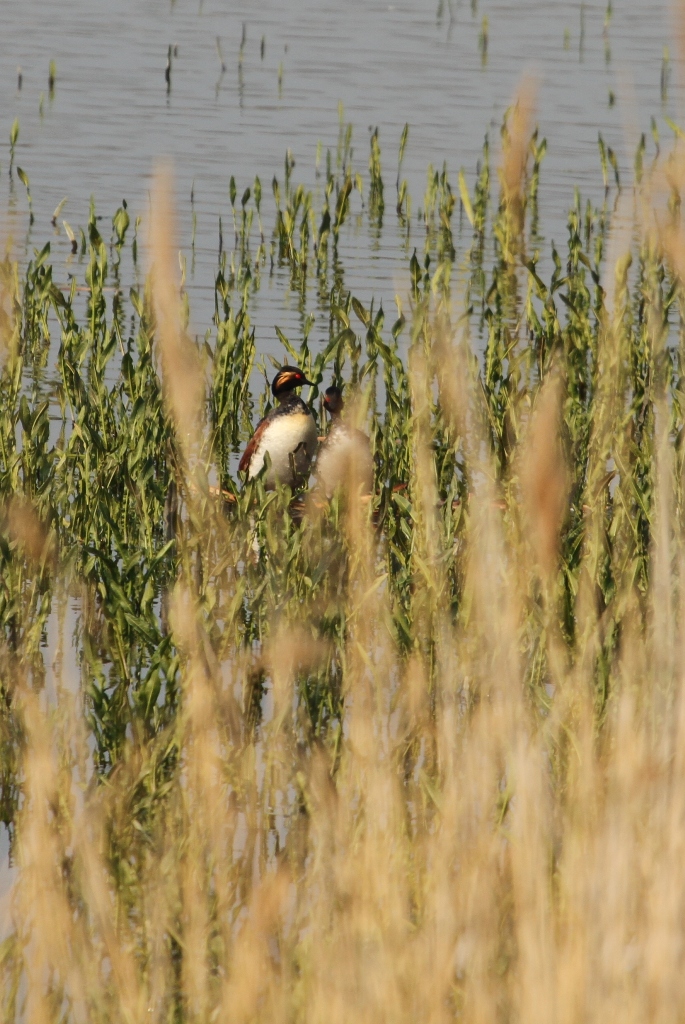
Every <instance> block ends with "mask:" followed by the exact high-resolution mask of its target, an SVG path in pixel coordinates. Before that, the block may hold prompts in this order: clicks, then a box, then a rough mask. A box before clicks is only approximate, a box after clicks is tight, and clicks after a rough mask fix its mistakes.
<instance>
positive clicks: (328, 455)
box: [316, 424, 373, 498]
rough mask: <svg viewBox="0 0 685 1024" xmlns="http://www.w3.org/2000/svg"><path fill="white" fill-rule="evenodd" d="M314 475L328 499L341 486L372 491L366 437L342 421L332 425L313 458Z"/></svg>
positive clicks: (368, 448) (371, 472) (369, 492)
mask: <svg viewBox="0 0 685 1024" xmlns="http://www.w3.org/2000/svg"><path fill="white" fill-rule="evenodd" d="M316 475H317V477H318V479H319V483H320V484H321V486H322V488H323V490H324V492H325V494H326V497H328V498H330V497H332V496H333V493H334V491H335V490H336V488H337V487H341V486H342V487H348V488H353V489H354V490H358V491H361V493H362V494H371V491H372V490H373V459H372V457H371V449H370V447H369V439H368V438H367V437H366V436H365V435H364V434H362V433H361V431H357V430H349V429H348V428H347V427H346V426H344V425H343V424H341V425H340V426H335V427H333V428H332V429H331V430H330V431H329V434H328V437H327V438H326V441H325V442H324V444H323V445H322V447H321V451H320V452H319V456H318V458H317V460H316Z"/></svg>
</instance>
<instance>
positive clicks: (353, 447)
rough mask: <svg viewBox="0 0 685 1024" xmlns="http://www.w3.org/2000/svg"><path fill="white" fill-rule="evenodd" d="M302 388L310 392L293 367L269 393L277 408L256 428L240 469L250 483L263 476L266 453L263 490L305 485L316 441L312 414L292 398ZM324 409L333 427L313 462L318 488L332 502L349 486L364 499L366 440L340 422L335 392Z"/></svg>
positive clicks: (367, 489) (369, 463)
mask: <svg viewBox="0 0 685 1024" xmlns="http://www.w3.org/2000/svg"><path fill="white" fill-rule="evenodd" d="M305 384H309V385H310V386H313V382H312V381H310V380H307V378H306V377H305V375H304V373H303V372H302V370H300V369H298V368H297V367H296V366H283V367H281V369H280V370H279V371H278V373H277V374H276V376H275V377H274V379H273V383H272V385H271V391H272V393H273V396H274V398H275V399H276V401H277V403H278V404H277V405H275V406H274V408H273V409H272V410H271V411H270V412H269V413H268V414H267V415H266V416H265V417H264V418H263V419H262V420H261V421H260V422H259V424H258V425H257V428H256V430H255V432H254V434H253V435H252V437H251V438H250V442H249V444H248V446H247V448H246V449H245V451H244V452H243V456H242V458H241V460H240V465H239V466H238V469H239V470H240V472H242V473H246V474H247V479H248V480H252V479H253V478H254V477H256V476H257V474H258V473H259V472H261V470H262V469H263V467H264V462H265V456H266V454H267V452H268V455H269V466H268V468H267V471H266V474H265V478H264V482H265V485H266V487H267V488H269V489H273V488H274V487H275V486H276V483H280V484H287V485H288V486H290V487H297V486H300V485H302V484H303V483H306V481H307V477H308V476H309V471H310V469H311V466H312V462H313V459H314V456H315V455H316V451H317V446H318V441H319V439H318V436H317V429H316V422H315V420H314V416H313V415H312V411H311V409H310V408H309V406H308V405H306V404H305V403H304V402H303V401H302V399H301V398H300V396H299V395H298V394H296V391H297V389H298V388H301V387H302V386H303V385H305ZM324 408H325V409H326V411H327V412H328V414H329V416H330V418H331V424H330V428H329V431H328V434H327V435H326V437H325V438H324V439H323V442H322V444H321V448H320V449H319V453H318V458H317V461H316V476H317V479H318V482H319V486H320V487H321V488H322V490H323V492H324V493H325V495H326V497H328V498H331V497H332V496H333V493H334V491H335V490H336V488H337V487H338V486H340V485H341V484H344V483H345V482H347V481H348V480H353V481H354V485H355V487H356V488H358V489H359V490H360V491H361V493H362V494H366V495H368V494H370V493H371V491H372V488H373V460H372V457H371V448H370V445H369V439H368V437H367V436H366V435H365V434H363V433H362V432H361V431H360V430H355V429H354V427H351V426H349V425H348V424H347V423H345V422H344V420H343V418H342V409H343V399H342V394H341V392H340V389H339V388H337V387H330V388H328V389H327V391H326V393H325V395H324Z"/></svg>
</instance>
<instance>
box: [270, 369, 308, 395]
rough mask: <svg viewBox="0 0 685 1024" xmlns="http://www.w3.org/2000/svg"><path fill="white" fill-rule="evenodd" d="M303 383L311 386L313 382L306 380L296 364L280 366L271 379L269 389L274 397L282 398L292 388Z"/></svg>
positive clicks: (298, 386) (299, 386)
mask: <svg viewBox="0 0 685 1024" xmlns="http://www.w3.org/2000/svg"><path fill="white" fill-rule="evenodd" d="M303 384H309V385H311V386H313V384H314V382H313V381H311V380H307V378H306V377H305V375H304V374H303V372H302V370H300V369H299V368H298V367H297V366H282V367H281V368H280V370H279V371H278V373H277V374H276V376H275V377H274V379H273V382H272V384H271V391H272V393H273V396H274V398H283V397H284V396H285V395H287V394H288V393H289V392H290V391H293V390H294V388H301V387H302V385H303Z"/></svg>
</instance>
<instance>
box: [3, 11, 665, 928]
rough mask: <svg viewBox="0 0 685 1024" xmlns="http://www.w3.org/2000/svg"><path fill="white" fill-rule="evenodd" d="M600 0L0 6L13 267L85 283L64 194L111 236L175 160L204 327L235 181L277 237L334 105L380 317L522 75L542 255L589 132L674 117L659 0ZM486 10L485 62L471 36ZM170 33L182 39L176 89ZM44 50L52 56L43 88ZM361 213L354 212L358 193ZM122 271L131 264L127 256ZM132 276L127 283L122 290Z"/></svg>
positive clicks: (633, 135)
mask: <svg viewBox="0 0 685 1024" xmlns="http://www.w3.org/2000/svg"><path fill="white" fill-rule="evenodd" d="M612 8H613V9H612V11H611V18H610V20H609V24H608V28H607V29H606V30H605V20H606V16H607V5H606V3H605V2H591V0H588V2H586V3H582V4H581V3H576V2H574V3H569V2H565V0H537V2H536V0H473V2H472V0H443V2H442V4H439V3H438V0H393V2H391V3H388V2H387V0H382V2H381V0H345V2H344V3H342V2H334V0H262V2H261V3H260V4H258V5H257V4H252V3H247V2H236V0H233V2H221V0H204V2H203V0H174V2H171V0H60V2H59V3H57V2H52V3H50V2H47V0H0V19H1V20H0V229H1V230H2V232H3V233H4V234H7V233H8V232H9V233H11V235H12V237H13V240H14V251H15V253H18V255H19V257H20V259H21V260H22V261H26V259H28V258H30V255H31V253H32V251H33V249H34V247H35V248H41V247H42V246H43V245H44V243H45V242H46V241H47V240H50V241H51V243H52V259H53V262H54V266H55V280H56V282H57V283H58V284H61V285H65V286H66V285H67V284H68V279H69V275H70V274H77V275H78V276H79V277H80V278H81V280H82V279H83V274H84V271H85V267H84V265H83V264H82V263H81V264H80V263H79V260H78V259H77V258H75V257H72V256H71V255H70V246H69V243H68V239H67V237H66V235H65V233H64V230H63V229H60V230H58V231H55V230H54V229H53V228H52V227H51V225H50V219H51V217H52V212H53V210H54V208H55V207H56V206H57V204H58V203H59V202H60V201H61V200H62V199H63V198H64V197H65V196H67V197H68V200H67V203H66V204H65V206H64V208H63V210H62V214H61V217H60V221H61V219H62V218H64V219H66V220H67V221H68V222H69V223H70V224H71V225H72V227H73V228H74V229H75V230H76V231H78V228H79V227H81V228H85V226H86V223H87V219H88V210H89V203H90V197H91V195H92V196H93V198H94V202H95V206H96V210H97V212H98V213H99V214H100V215H101V216H102V218H103V222H102V223H103V231H102V233H103V235H104V237H108V236H109V231H108V227H107V226H108V224H109V222H110V221H111V217H112V215H113V214H114V212H115V210H116V209H117V207H118V206H119V205H120V204H121V201H122V199H124V198H125V199H126V200H127V202H128V204H129V209H130V212H131V215H132V219H135V216H136V215H137V214H140V215H141V216H143V217H145V215H146V213H147V210H148V204H149V189H150V185H151V179H152V173H153V168H154V166H155V164H156V162H157V161H158V160H159V159H160V158H163V157H170V158H171V159H172V160H173V163H174V168H175V176H176V189H177V202H178V211H179V244H180V245H181V247H182V249H183V251H184V252H185V254H186V256H187V260H188V263H187V265H188V278H187V289H188V293H189V298H190V305H191V324H192V327H193V329H194V331H195V332H197V333H198V334H204V332H205V331H206V330H207V329H208V328H210V326H211V318H212V314H213V308H214V307H213V286H214V276H215V273H216V269H217V259H218V249H219V217H220V216H221V217H222V220H223V225H224V237H225V242H226V244H227V246H230V241H231V237H232V217H231V209H230V202H229V194H228V187H229V179H230V177H231V175H234V176H235V179H236V183H237V189H238V196H240V195H241V194H242V191H243V190H244V188H246V187H247V186H248V185H252V183H253V181H254V177H255V175H257V174H258V175H259V176H260V178H261V181H262V184H263V192H264V198H263V218H264V222H265V228H266V231H267V234H268V233H269V232H270V230H271V228H272V227H273V223H274V213H275V209H274V202H273V197H272V193H271V188H270V183H271V179H272V177H273V175H274V174H276V175H277V176H278V177H279V180H280V181H281V183H282V182H283V162H284V157H285V153H286V150H288V149H290V150H291V151H292V154H293V157H294V159H295V169H294V173H293V180H294V181H295V182H299V181H301V182H302V183H303V184H305V185H306V186H308V187H312V188H320V187H321V179H317V177H316V174H315V165H316V153H317V145H318V143H319V142H320V143H321V146H322V151H323V158H324V159H325V153H326V149H327V148H330V149H331V150H333V152H335V147H336V144H337V139H338V106H339V103H342V104H343V107H344V117H345V121H346V122H347V121H349V122H352V124H353V125H354V134H353V146H354V158H353V167H354V170H356V171H359V172H361V173H362V175H363V176H364V177H365V179H366V178H367V174H366V171H367V165H368V148H369V128H370V127H376V126H377V127H378V129H379V136H380V143H381V149H382V154H383V171H384V179H385V183H386V189H387V192H386V214H385V219H384V228H383V232H382V234H381V237H380V238H379V239H376V238H375V237H372V236H371V235H370V233H369V230H368V225H366V223H365V222H362V223H361V226H360V223H359V221H358V220H356V219H355V218H354V217H351V218H350V219H349V221H348V222H347V224H346V226H345V229H344V231H343V232H342V234H341V241H340V255H341V259H342V263H343V265H344V268H345V282H346V285H347V287H349V288H351V289H352V291H353V293H354V294H355V295H356V296H357V297H358V298H359V299H360V300H361V301H362V302H364V303H365V304H366V305H367V306H368V305H369V304H370V303H371V301H372V299H373V300H375V304H376V308H377V306H378V303H379V302H381V301H382V302H383V305H384V308H386V310H388V309H389V310H391V309H392V303H393V298H394V296H395V294H396V293H400V294H402V293H403V292H405V291H406V287H407V261H408V255H410V254H411V245H414V244H415V245H417V247H418V248H419V251H420V249H421V246H422V241H423V235H422V230H421V227H420V225H419V223H418V221H417V219H416V214H417V211H418V209H419V208H420V207H421V206H422V205H423V194H424V190H425V185H426V169H427V167H428V165H429V163H432V164H433V165H434V166H435V167H437V168H442V165H443V162H446V164H447V167H448V170H449V172H450V175H451V180H452V184H453V187H454V188H455V189H456V181H457V174H458V171H459V169H460V168H462V167H463V168H464V171H465V175H466V179H467V182H468V184H469V188H470V189H472V188H473V183H474V179H475V169H476V164H477V161H478V159H479V156H480V154H481V150H482V145H483V139H484V136H485V133H486V132H488V133H489V136H490V140H491V144H492V150H493V158H494V159H496V154H497V142H498V138H499V126H500V124H501V120H502V115H503V113H504V111H505V109H506V107H507V106H508V105H509V103H510V102H511V99H512V97H513V95H514V93H515V90H516V87H517V84H518V83H519V81H520V79H521V76H522V74H523V73H524V72H526V71H529V72H533V73H534V74H536V75H537V78H538V82H539V93H538V123H539V128H540V135H541V136H544V137H546V138H547V142H548V151H547V157H546V159H545V162H544V164H543V172H542V181H541V188H540V208H539V210H540V235H541V239H542V242H541V246H542V253H541V255H542V258H543V265H544V262H545V259H547V260H548V259H549V251H550V245H551V242H552V240H554V241H555V242H556V243H557V245H558V246H559V245H563V243H564V241H565V235H566V227H565V225H566V212H567V209H568V207H569V206H570V205H571V203H572V202H573V192H574V188H576V187H577V188H579V189H580V191H581V193H582V195H583V198H584V199H585V198H591V199H592V200H593V201H595V202H601V200H602V197H603V186H602V178H601V172H600V165H599V157H598V147H597V136H598V133H599V132H601V133H602V135H603V137H604V139H605V141H606V142H607V144H608V145H610V146H611V147H612V148H613V149H614V151H615V152H616V154H617V156H618V158H619V162H620V165H621V174H622V180H623V181H624V182H629V181H630V179H631V173H632V165H633V158H634V152H635V147H636V145H637V142H638V139H639V136H640V133H642V132H645V133H646V135H647V139H648V148H647V159H649V158H650V157H651V155H653V153H654V143H653V141H652V137H651V134H650V122H651V118H652V117H654V118H655V121H656V123H657V127H658V130H659V132H660V133H661V135H662V137H666V136H670V130H669V129H668V127H667V126H666V124H665V122H664V116H665V115H666V116H668V117H670V118H672V119H673V120H675V121H676V122H680V123H683V122H684V121H685V117H682V118H681V116H680V109H679V105H678V102H677V100H678V90H677V82H676V75H675V69H673V73H672V74H671V81H670V85H669V89H668V96H667V99H666V101H665V102H663V101H662V95H661V78H662V62H663V57H664V47H669V48H670V51H671V52H670V57H671V60H672V62H675V57H676V52H675V45H674V39H673V25H672V22H671V17H670V9H669V7H668V5H667V3H666V2H664V0H649V2H646V0H615V2H613V4H612ZM484 16H487V19H488V47H487V59H486V60H485V61H484V60H483V59H482V55H481V51H480V49H479V36H480V34H481V32H482V27H483V17H484ZM243 31H244V33H245V42H244V46H243V52H242V61H241V60H240V59H239V55H240V48H241V40H242V38H243ZM217 37H219V39H220V40H221V49H222V53H223V59H224V62H225V64H226V71H225V73H224V74H221V73H220V72H221V68H220V61H219V57H218V54H217V47H216V39H217ZM262 39H264V56H263V58H262V55H261V43H262ZM169 45H172V46H176V47H177V48H178V52H177V56H175V57H174V58H173V60H172V72H171V88H170V91H169V92H168V93H167V88H166V82H165V77H164V71H165V66H166V61H167V50H168V47H169ZM51 60H54V61H55V63H56V69H57V76H56V83H55V89H54V96H52V97H50V95H49V92H48V69H49V64H50V61H51ZM18 67H21V74H22V87H21V89H18V87H17V86H18V77H17V69H18ZM279 68H280V69H281V76H280V77H281V85H280V89H279ZM610 92H612V93H613V94H614V95H615V98H616V99H615V103H614V104H613V105H610V102H609V94H610ZM15 117H17V118H19V123H20V133H19V140H18V144H17V147H16V156H15V164H16V165H18V166H20V167H22V169H23V170H24V171H25V172H26V173H27V174H28V176H29V179H30V183H31V192H32V195H33V201H34V211H35V223H34V225H33V227H32V228H31V229H29V217H28V206H27V200H26V194H25V190H24V188H23V186H22V184H21V182H20V181H19V180H18V179H17V177H16V175H15V176H14V178H13V179H10V177H9V174H8V167H9V134H10V128H11V125H12V123H13V121H14V119H15ZM405 123H408V124H409V137H408V143H407V148H406V153H405V159H404V164H403V176H404V177H406V178H407V180H408V184H409V191H410V193H411V195H412V210H413V218H414V221H413V224H412V238H411V245H410V248H409V253H408V254H407V252H406V251H405V250H404V248H403V246H402V244H401V242H400V234H399V232H398V230H397V219H396V216H395V212H394V202H393V201H392V199H393V194H394V181H395V177H396V173H397V150H398V144H399V139H400V135H401V132H402V128H403V126H404V124H405ZM191 190H193V192H194V200H195V203H194V208H195V212H196V215H197V230H196V241H195V259H194V261H193V260H192V255H191V251H190V242H191V230H192V229H191V202H190V197H191ZM353 204H356V206H354V205H353V211H354V210H357V211H358V209H359V197H358V195H355V196H354V198H353ZM255 247H256V243H255ZM125 270H126V272H127V273H129V274H130V275H132V274H133V268H132V267H130V266H128V267H127V268H125ZM143 270H144V268H143V267H141V270H140V273H143ZM289 279H290V275H289V271H288V269H287V268H283V269H279V268H278V267H276V268H275V271H274V274H273V276H269V274H268V273H265V274H264V275H263V277H262V284H261V288H260V290H259V291H258V292H257V293H256V295H255V296H254V297H253V298H252V300H251V315H252V319H253V322H254V323H255V325H256V330H257V343H258V348H259V350H260V351H261V352H262V353H264V352H271V353H272V354H274V355H277V356H278V355H283V352H282V350H281V348H280V344H279V343H278V341H277V338H276V335H275V332H274V325H275V324H279V326H281V327H282V328H283V329H284V330H285V331H286V333H287V334H289V336H290V337H291V340H293V341H295V342H297V341H298V340H299V337H300V332H301V327H302V311H301V310H300V309H299V306H298V300H297V297H296V296H293V295H292V294H291V293H290V291H289ZM131 283H133V280H127V279H126V276H125V274H124V275H123V276H122V286H123V287H124V288H126V287H127V286H128V285H130V284H131ZM314 293H315V289H311V293H310V294H308V295H307V305H308V309H307V311H308V312H309V311H311V312H314V313H315V314H316V315H317V324H316V327H315V330H314V332H313V334H312V340H313V341H314V343H316V339H317V337H318V336H320V334H322V333H324V331H325V330H326V323H327V317H326V315H325V311H324V310H321V309H318V308H317V297H316V295H315V294H314ZM317 330H318V334H317ZM56 646H57V637H56V636H50V637H48V647H49V649H50V650H54V649H55V648H56ZM65 653H66V652H65ZM69 657H70V658H71V661H70V664H69V665H68V666H67V669H68V671H71V672H72V673H73V674H74V677H75V678H77V677H78V666H77V662H76V658H75V652H74V651H71V652H70V655H69ZM6 854H7V834H6V833H5V831H4V830H0V934H4V931H5V928H6V926H7V916H6V915H7V911H8V893H9V885H10V883H11V880H12V878H13V877H14V873H15V869H14V868H11V867H9V864H8V859H7V856H6Z"/></svg>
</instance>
